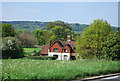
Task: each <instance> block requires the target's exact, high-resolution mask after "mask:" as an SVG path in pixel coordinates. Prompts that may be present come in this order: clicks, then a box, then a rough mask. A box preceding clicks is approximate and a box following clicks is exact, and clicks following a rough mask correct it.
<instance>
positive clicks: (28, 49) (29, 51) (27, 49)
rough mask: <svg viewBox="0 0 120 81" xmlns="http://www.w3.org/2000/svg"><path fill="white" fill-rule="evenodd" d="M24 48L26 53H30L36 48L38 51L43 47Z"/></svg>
mask: <svg viewBox="0 0 120 81" xmlns="http://www.w3.org/2000/svg"><path fill="white" fill-rule="evenodd" d="M23 50H24V54H25V55H30V54H31V53H32V52H33V51H34V50H36V52H38V51H40V50H41V48H23Z"/></svg>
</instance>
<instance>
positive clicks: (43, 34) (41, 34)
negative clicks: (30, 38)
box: [34, 29, 51, 45]
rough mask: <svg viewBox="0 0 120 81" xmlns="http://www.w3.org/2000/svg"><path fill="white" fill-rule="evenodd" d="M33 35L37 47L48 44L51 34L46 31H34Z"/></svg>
mask: <svg viewBox="0 0 120 81" xmlns="http://www.w3.org/2000/svg"><path fill="white" fill-rule="evenodd" d="M34 35H35V37H36V38H37V42H38V44H39V45H45V44H46V43H48V41H49V38H50V36H51V33H50V32H48V31H46V30H41V29H36V30H35V31H34Z"/></svg>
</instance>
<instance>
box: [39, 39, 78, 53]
mask: <svg viewBox="0 0 120 81" xmlns="http://www.w3.org/2000/svg"><path fill="white" fill-rule="evenodd" d="M59 42H61V43H62V45H63V46H65V45H66V44H69V45H70V46H71V47H76V45H75V41H70V42H69V41H59ZM53 44H54V43H53ZM49 48H50V45H44V46H43V47H42V51H41V54H48V49H49Z"/></svg>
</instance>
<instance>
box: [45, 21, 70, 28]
mask: <svg viewBox="0 0 120 81" xmlns="http://www.w3.org/2000/svg"><path fill="white" fill-rule="evenodd" d="M55 26H61V27H63V28H64V29H69V30H72V28H71V26H70V25H69V24H68V23H65V22H63V21H54V22H49V23H48V24H47V26H46V29H47V30H51V29H52V28H54V27H55Z"/></svg>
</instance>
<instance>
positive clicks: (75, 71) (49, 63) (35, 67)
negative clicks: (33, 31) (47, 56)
mask: <svg viewBox="0 0 120 81" xmlns="http://www.w3.org/2000/svg"><path fill="white" fill-rule="evenodd" d="M118 62H120V61H107V60H101V61H96V60H89V61H88V60H86V61H58V60H31V59H3V64H2V66H3V68H2V69H3V71H2V73H3V74H2V79H78V78H79V79H80V78H84V77H90V76H96V75H102V74H110V73H116V72H120V68H119V66H120V64H119V65H118Z"/></svg>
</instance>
